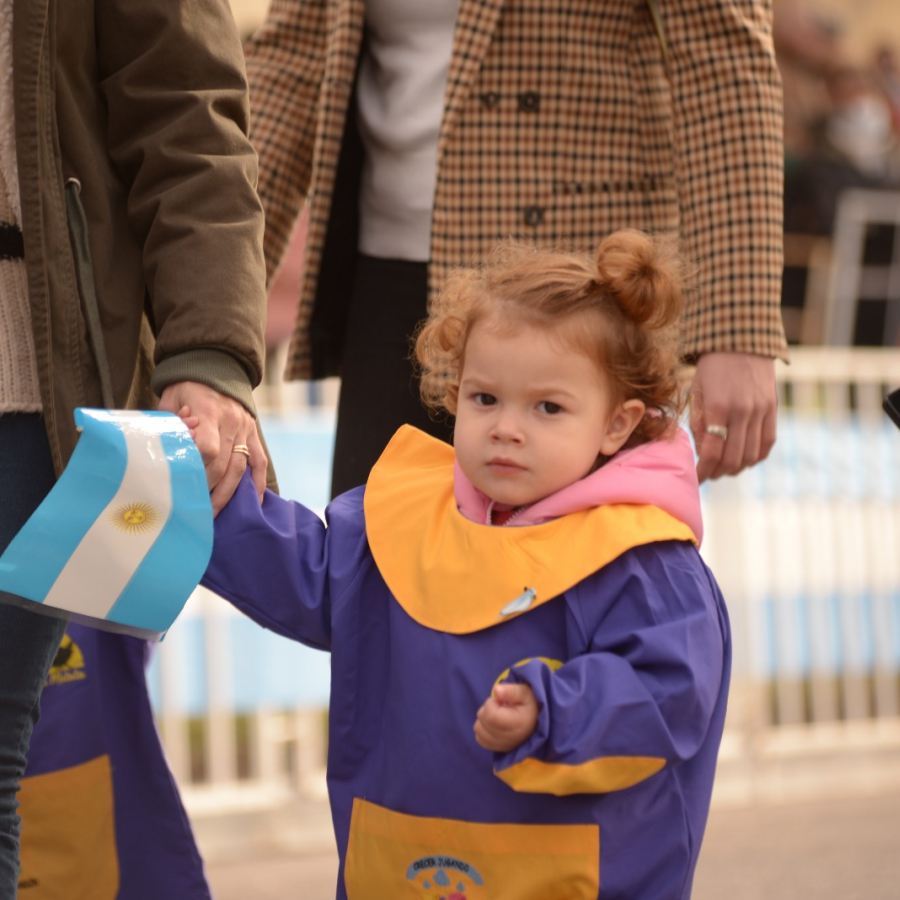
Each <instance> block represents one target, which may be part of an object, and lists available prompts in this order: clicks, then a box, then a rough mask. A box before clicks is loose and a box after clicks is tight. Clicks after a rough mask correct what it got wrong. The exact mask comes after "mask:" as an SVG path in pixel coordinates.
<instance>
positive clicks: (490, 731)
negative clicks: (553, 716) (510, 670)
mask: <svg viewBox="0 0 900 900" xmlns="http://www.w3.org/2000/svg"><path fill="white" fill-rule="evenodd" d="M537 720H538V705H537V700H536V699H535V696H534V691H532V690H531V688H530V687H528V685H527V684H517V683H515V682H503V683H501V684H498V685H497V686H496V687H495V688H494V690H493V691H492V692H491V696H490V697H488V699H487V700H485V702H484V704H483V705H482V707H481V709H479V710H478V715H477V716H476V718H475V740H476V741H478V743H479V744H480V745H481V746H482V747H484V749H485V750H493V751H494V752H495V753H506V752H508V751H510V750H513V749H515V748H516V747H518V746H519V744H521V743H522V742H523V741H524V740H526V739H527V738H529V737H530V736H531V735H532V733H533V732H534V729H535V728H537Z"/></svg>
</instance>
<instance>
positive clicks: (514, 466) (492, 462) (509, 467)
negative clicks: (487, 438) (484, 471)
mask: <svg viewBox="0 0 900 900" xmlns="http://www.w3.org/2000/svg"><path fill="white" fill-rule="evenodd" d="M488 468H489V469H490V470H491V471H492V472H495V473H497V474H498V475H515V474H516V473H517V472H524V471H525V466H521V465H519V463H517V462H515V460H512V459H507V458H506V457H503V456H495V457H494V458H493V459H489V460H488Z"/></svg>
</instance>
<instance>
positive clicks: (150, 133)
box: [96, 0, 266, 409]
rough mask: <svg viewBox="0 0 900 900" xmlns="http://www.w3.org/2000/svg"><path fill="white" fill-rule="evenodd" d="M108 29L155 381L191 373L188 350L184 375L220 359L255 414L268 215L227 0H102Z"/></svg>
mask: <svg viewBox="0 0 900 900" xmlns="http://www.w3.org/2000/svg"><path fill="white" fill-rule="evenodd" d="M96 29H97V48H98V66H99V69H100V71H99V73H98V76H99V84H100V90H101V92H102V94H103V97H104V100H105V102H106V107H107V111H108V115H107V122H106V133H107V147H108V151H109V154H110V157H111V159H112V160H113V162H114V164H115V166H116V168H117V171H118V173H119V175H120V177H121V178H122V181H123V183H124V184H125V185H126V186H127V190H128V201H127V203H128V206H127V211H128V218H129V222H130V224H131V227H132V228H133V230H134V232H135V234H136V235H137V236H138V237H139V239H140V241H141V243H142V246H143V264H144V276H145V281H146V285H147V295H148V303H149V311H150V314H151V317H152V322H153V325H154V331H155V336H156V349H155V362H156V363H157V365H158V366H159V367H160V371H159V372H158V373H157V376H156V377H155V378H154V388H155V389H157V390H159V389H160V387H161V386H164V385H165V384H166V383H169V382H171V381H172V380H177V378H176V377H174V376H173V377H170V376H169V375H167V374H166V367H167V365H175V363H172V362H170V361H172V360H174V359H175V358H177V357H178V358H180V363H179V364H178V365H179V367H180V373H179V374H183V372H184V371H196V372H199V373H200V375H201V376H202V373H203V372H204V371H205V370H207V369H209V365H208V363H209V356H208V354H209V353H216V354H218V355H219V357H220V358H221V359H222V360H223V362H222V364H221V365H220V366H219V369H220V372H221V373H222V374H221V378H220V379H219V380H221V381H222V382H223V384H225V386H226V387H228V388H229V393H231V394H232V395H233V394H235V393H239V394H240V396H239V397H237V398H236V399H240V400H241V402H244V404H245V405H246V406H248V408H250V409H252V400H251V398H250V390H251V387H252V386H255V385H256V384H258V383H259V381H260V379H261V377H262V371H263V355H264V325H265V306H266V297H265V271H264V263H263V257H262V235H263V213H262V206H261V204H260V201H259V198H258V196H257V194H256V178H257V159H256V154H255V153H254V151H253V148H252V147H251V145H250V140H249V137H248V127H249V121H248V119H249V110H248V106H249V103H248V89H247V80H246V73H245V69H244V62H243V52H242V49H241V45H240V39H239V37H238V34H237V29H236V26H235V24H234V18H233V16H232V14H231V11H230V9H229V6H228V3H227V0H183V2H179V3H171V2H169V0H142V2H140V3H134V2H132V0H98V2H97V4H96ZM198 353H199V354H204V353H205V354H207V357H206V359H205V360H204V359H203V358H202V357H201V358H199V359H192V354H198ZM229 359H230V360H231V365H230V366H229V365H228V364H227V360H229ZM192 363H195V365H193V367H192ZM241 376H243V377H241ZM216 377H217V378H218V376H216ZM200 380H203V378H202V377H201V379H200ZM213 386H216V385H213Z"/></svg>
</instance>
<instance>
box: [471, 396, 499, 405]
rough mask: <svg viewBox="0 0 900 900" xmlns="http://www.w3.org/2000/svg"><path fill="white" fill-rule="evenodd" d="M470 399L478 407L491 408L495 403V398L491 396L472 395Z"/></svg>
mask: <svg viewBox="0 0 900 900" xmlns="http://www.w3.org/2000/svg"><path fill="white" fill-rule="evenodd" d="M472 399H473V400H474V401H475V402H476V403H477V404H478V405H479V406H493V405H494V404H495V403H496V402H497V398H496V397H495V396H494V395H493V394H483V393H478V394H474V395H473V397H472Z"/></svg>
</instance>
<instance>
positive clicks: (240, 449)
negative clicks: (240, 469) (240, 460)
mask: <svg viewBox="0 0 900 900" xmlns="http://www.w3.org/2000/svg"><path fill="white" fill-rule="evenodd" d="M231 452H232V453H243V454H244V456H246V457H247V459H250V448H249V447H248V446H247V445H246V444H235V445H234V446H233V447H232V448H231Z"/></svg>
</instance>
